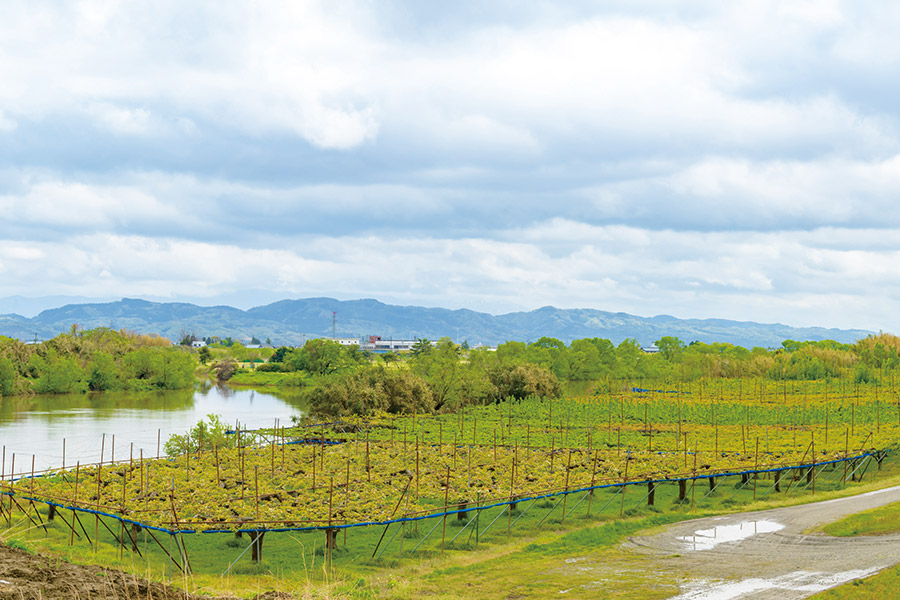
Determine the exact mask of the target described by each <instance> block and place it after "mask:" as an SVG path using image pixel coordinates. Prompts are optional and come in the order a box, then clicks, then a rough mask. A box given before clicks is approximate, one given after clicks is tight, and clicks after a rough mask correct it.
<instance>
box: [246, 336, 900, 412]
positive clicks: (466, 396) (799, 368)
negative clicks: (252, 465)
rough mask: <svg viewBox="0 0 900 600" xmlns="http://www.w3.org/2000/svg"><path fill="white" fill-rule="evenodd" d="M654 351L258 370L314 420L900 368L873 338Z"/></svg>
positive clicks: (402, 358)
mask: <svg viewBox="0 0 900 600" xmlns="http://www.w3.org/2000/svg"><path fill="white" fill-rule="evenodd" d="M655 346H656V349H657V351H656V352H646V351H645V350H644V349H643V348H642V347H641V345H640V344H639V343H638V342H637V341H636V340H633V339H626V340H624V341H622V342H621V343H619V344H617V345H616V344H613V343H612V342H611V341H610V340H608V339H601V338H588V339H579V340H574V341H573V342H571V343H570V344H568V345H567V344H565V343H564V342H562V341H560V340H558V339H556V338H550V337H542V338H540V339H538V340H537V341H535V342H532V343H524V342H516V341H512V342H506V343H504V344H501V345H500V346H498V347H497V349H496V351H489V350H486V349H466V348H465V347H464V346H460V345H457V344H455V343H453V342H452V341H451V340H450V339H449V338H443V339H441V340H440V341H438V342H436V343H434V342H430V341H428V340H424V339H423V340H419V342H418V343H417V344H416V345H415V346H414V347H413V349H412V351H411V352H409V353H404V354H381V355H372V354H370V353H367V352H364V351H361V350H360V349H359V348H358V347H356V346H349V347H347V346H342V345H340V344H338V343H336V342H332V341H330V340H327V339H315V340H309V341H308V342H307V343H306V344H305V345H304V346H302V347H299V348H287V347H282V348H279V349H277V350H276V351H275V352H274V353H273V355H272V356H271V357H270V359H269V362H268V363H266V364H264V365H260V366H259V367H258V368H257V371H261V372H270V373H273V372H274V373H287V374H292V375H293V376H294V378H293V379H292V380H291V381H293V383H294V384H295V385H299V386H300V387H301V388H303V389H304V393H305V394H306V396H307V397H308V399H309V402H310V407H311V410H312V411H313V412H316V413H320V414H332V415H338V414H366V413H369V412H373V411H377V410H384V411H388V412H412V411H429V412H430V411H453V410H456V409H458V408H459V407H461V406H465V405H467V404H481V403H485V402H492V401H497V400H500V399H504V398H508V397H513V398H523V397H526V396H555V395H558V394H559V393H560V390H561V385H562V383H564V382H578V381H603V380H607V381H627V382H630V383H632V384H640V382H642V381H645V382H651V381H652V382H661V381H668V382H671V383H673V384H674V383H676V382H679V381H681V382H687V381H692V380H696V379H699V378H737V377H763V378H768V379H772V380H817V379H835V378H850V379H852V380H853V381H855V382H860V383H864V382H873V381H876V380H877V379H879V378H882V377H887V376H888V375H889V374H890V373H892V372H893V371H894V370H896V369H897V368H898V367H900V338H898V337H896V336H893V335H890V334H878V335H873V336H869V337H867V338H864V339H862V340H859V341H858V342H856V343H854V344H842V343H838V342H835V341H833V340H825V341H795V340H786V341H784V342H783V343H782V345H781V347H780V348H775V349H766V348H752V349H747V348H743V347H741V346H737V345H734V344H727V343H712V344H706V343H702V342H691V343H685V342H683V341H682V340H680V339H678V338H676V337H672V336H663V337H661V338H660V339H659V340H656V342H655Z"/></svg>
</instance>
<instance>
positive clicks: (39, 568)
mask: <svg viewBox="0 0 900 600" xmlns="http://www.w3.org/2000/svg"><path fill="white" fill-rule="evenodd" d="M267 593H268V594H269V595H266V594H262V595H260V596H258V597H257V598H259V600H262V599H264V598H265V599H269V598H276V597H277V598H279V599H281V598H289V596H284V595H279V596H273V595H271V593H269V592H267ZM85 598H91V599H92V600H126V599H127V600H201V599H202V600H237V599H236V598H234V597H219V598H211V597H209V596H202V597H201V596H196V595H193V594H188V593H186V592H184V591H183V590H180V589H178V588H176V587H173V586H170V585H165V584H163V583H159V582H157V581H147V580H145V579H139V578H137V577H135V576H133V575H129V574H127V573H123V572H121V571H116V570H114V569H108V568H106V567H100V566H85V565H75V564H72V563H68V562H66V561H64V560H61V559H58V558H53V557H48V556H41V555H36V554H30V553H28V552H25V551H24V550H19V549H18V548H10V547H9V546H4V545H2V544H0V600H7V599H10V600H12V599H15V600H51V599H53V600H57V599H58V600H75V599H78V600H84V599H85Z"/></svg>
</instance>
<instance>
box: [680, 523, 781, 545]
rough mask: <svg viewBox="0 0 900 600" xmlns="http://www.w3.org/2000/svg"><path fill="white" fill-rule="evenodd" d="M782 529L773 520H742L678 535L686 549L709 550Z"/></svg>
mask: <svg viewBox="0 0 900 600" xmlns="http://www.w3.org/2000/svg"><path fill="white" fill-rule="evenodd" d="M779 529H784V525H782V524H781V523H776V522H775V521H767V520H762V521H743V522H741V523H735V524H733V525H717V526H715V527H713V528H712V529H698V530H697V531H695V532H694V534H693V535H685V536H679V537H678V538H677V539H679V540H681V541H682V542H685V549H686V550H711V549H713V548H715V547H716V546H718V545H719V544H724V543H727V542H738V541H741V540H744V539H747V538H748V537H751V536H754V535H756V534H758V533H772V532H773V531H778V530H779Z"/></svg>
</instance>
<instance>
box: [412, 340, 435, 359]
mask: <svg viewBox="0 0 900 600" xmlns="http://www.w3.org/2000/svg"><path fill="white" fill-rule="evenodd" d="M429 352H431V341H429V340H428V338H416V343H415V344H413V347H412V355H413V356H415V357H418V356H420V355H422V354H428V353H429Z"/></svg>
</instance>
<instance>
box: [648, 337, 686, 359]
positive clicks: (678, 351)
mask: <svg viewBox="0 0 900 600" xmlns="http://www.w3.org/2000/svg"><path fill="white" fill-rule="evenodd" d="M653 343H654V344H656V347H657V348H659V355H660V356H661V357H662V358H664V359H665V360H667V361H670V362H672V361H676V360H678V359H679V358H680V357H681V355H682V354H683V353H684V349H685V347H686V346H685V345H684V342H682V341H681V340H680V339H678V338H677V337H674V336H671V335H664V336H662V337H661V338H659V339H658V340H656V341H655V342H653Z"/></svg>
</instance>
